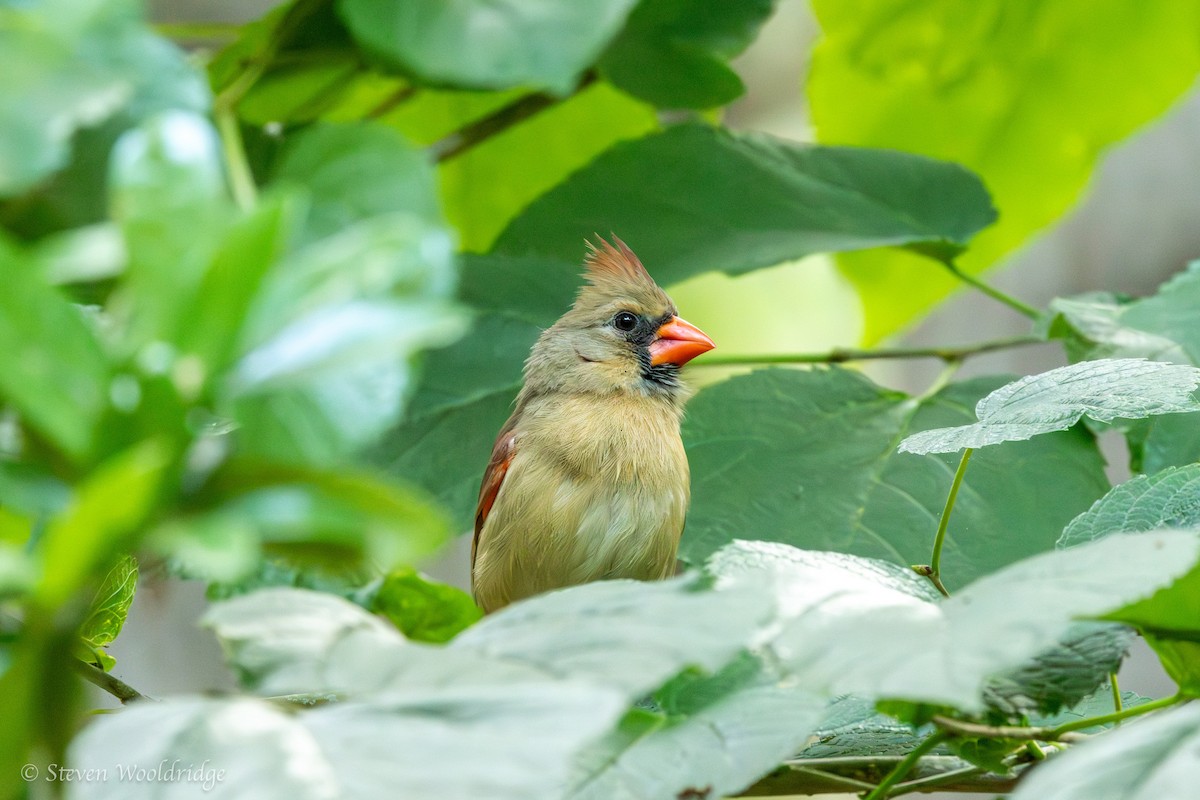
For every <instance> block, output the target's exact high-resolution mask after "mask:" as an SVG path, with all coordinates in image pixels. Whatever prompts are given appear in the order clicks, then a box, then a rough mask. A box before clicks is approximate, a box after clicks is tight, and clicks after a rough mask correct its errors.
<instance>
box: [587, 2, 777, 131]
mask: <svg viewBox="0 0 1200 800" xmlns="http://www.w3.org/2000/svg"><path fill="white" fill-rule="evenodd" d="M773 7H774V2H773V0H750V1H749V2H747V1H746V0H718V2H703V0H700V1H697V0H643V2H641V3H639V4H638V6H637V8H635V9H634V10H633V13H632V14H630V15H629V20H628V22H626V24H625V29H624V30H623V31H621V35H620V36H618V37H617V38H616V39H615V40H614V41H613V43H612V44H611V45H610V46H609V48H608V50H606V51H605V53H604V56H603V57H602V58H601V59H600V62H599V64H598V66H599V69H600V72H601V74H602V75H604V76H605V78H607V79H608V80H610V81H612V83H613V84H614V85H615V86H617V87H619V88H621V89H623V90H625V91H627V92H629V93H630V94H632V95H634V96H635V97H640V98H642V99H644V100H646V101H648V102H651V103H653V104H654V105H656V106H658V107H660V108H714V107H716V106H721V105H725V104H726V103H728V102H730V101H731V100H734V99H735V98H737V97H738V96H739V95H741V94H742V92H743V91H744V88H745V87H743V86H742V81H741V79H740V78H738V76H737V73H735V72H734V71H733V70H732V69H730V67H729V64H728V61H729V59H730V58H732V57H733V56H736V55H737V54H738V53H740V52H741V51H742V50H744V49H745V48H746V46H747V45H749V44H750V42H751V41H753V40H754V36H755V34H756V33H757V32H758V28H759V26H760V25H762V24H763V22H765V21H766V19H767V17H769V16H770V15H771V11H772V10H773Z"/></svg>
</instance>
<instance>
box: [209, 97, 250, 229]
mask: <svg viewBox="0 0 1200 800" xmlns="http://www.w3.org/2000/svg"><path fill="white" fill-rule="evenodd" d="M213 113H214V115H215V116H216V122H217V131H218V133H220V135H221V150H222V151H223V152H224V154H225V168H226V171H227V172H228V173H229V186H230V189H232V191H233V199H234V201H235V202H237V204H238V207H239V208H241V209H242V210H243V211H248V210H250V209H251V208H253V207H254V203H255V201H256V200H257V198H258V189H257V187H256V186H255V185H254V175H253V173H252V172H251V171H250V162H249V161H247V160H246V149H245V147H243V146H242V131H241V128H239V127H238V118H237V114H235V113H234V111H233V109H232V108H227V107H222V106H218V107H217V108H216V109H215V110H214V112H213Z"/></svg>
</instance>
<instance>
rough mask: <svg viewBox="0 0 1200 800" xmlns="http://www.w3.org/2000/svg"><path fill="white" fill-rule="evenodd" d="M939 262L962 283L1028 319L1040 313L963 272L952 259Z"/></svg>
mask: <svg viewBox="0 0 1200 800" xmlns="http://www.w3.org/2000/svg"><path fill="white" fill-rule="evenodd" d="M939 263H941V265H942V266H944V267H945V268H946V269H948V270H949V271H950V274H951V275H953V276H954V277H956V278H958V279H959V280H960V281H962V282H963V283H965V284H967V285H968V286H973V287H974V288H976V289H978V290H979V291H981V292H983V293H984V294H986V295H987V296H988V297H990V298H992V299H993V300H998V301H1000V302H1001V303H1004V305H1006V306H1008V307H1009V308H1011V309H1013V310H1014V311H1016V312H1017V313H1018V314H1024V315H1025V316H1027V317H1029V318H1030V319H1037V318H1038V317H1040V316H1041V315H1042V312H1040V311H1038V310H1037V309H1036V308H1034V307H1033V306H1031V305H1029V304H1028V303H1026V302H1024V301H1021V300H1018V299H1017V298H1015V297H1013V296H1011V295H1008V294H1005V293H1004V292H1002V291H1000V290H999V289H997V288H996V287H994V286H992V285H990V284H987V283H984V282H983V281H981V280H979V278H976V277H975V276H974V275H968V274H967V273H965V272H963V271H962V270H961V269H959V268H958V265H957V264H955V263H954V262H953V261H942V262H939Z"/></svg>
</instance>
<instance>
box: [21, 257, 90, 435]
mask: <svg viewBox="0 0 1200 800" xmlns="http://www.w3.org/2000/svg"><path fill="white" fill-rule="evenodd" d="M0 275H3V283H4V289H3V291H0V397H3V398H4V400H6V401H7V402H8V403H10V404H11V405H12V406H13V407H14V408H15V409H17V410H18V411H19V412H20V413H21V414H22V415H23V416H24V418H25V419H26V420H27V421H28V423H29V425H30V426H31V427H33V428H34V429H36V430H38V431H39V432H40V433H41V434H42V435H44V436H45V437H46V438H47V439H49V440H50V441H51V442H53V443H54V444H55V445H57V446H58V447H61V448H62V450H63V451H64V452H66V453H67V454H68V455H69V456H71V457H72V458H75V459H82V458H83V457H84V456H85V455H87V453H88V451H89V449H90V447H91V444H92V441H93V437H94V435H95V428H96V425H97V423H98V422H99V420H100V417H101V416H102V415H103V413H104V411H105V410H106V408H107V406H108V391H109V386H108V380H109V366H108V363H107V359H106V357H105V355H104V353H103V352H102V351H101V349H100V346H99V344H98V342H97V341H96V339H95V337H94V336H93V334H92V331H91V329H90V327H89V325H88V323H87V322H86V321H85V319H84V316H83V313H82V312H81V311H80V309H79V308H77V307H75V306H72V305H71V304H70V303H69V302H67V300H66V298H64V297H62V296H61V295H59V294H58V292H57V291H55V290H54V289H52V288H50V287H49V286H47V285H46V284H45V283H44V282H43V280H42V278H41V277H40V276H39V275H38V274H37V270H36V269H35V265H34V264H32V263H31V262H30V261H29V260H27V259H24V258H22V257H21V255H20V254H19V253H18V252H17V251H16V250H15V249H14V248H13V247H12V246H10V245H8V244H7V243H6V242H5V241H3V240H0Z"/></svg>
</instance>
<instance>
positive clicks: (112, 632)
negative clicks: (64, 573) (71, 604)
mask: <svg viewBox="0 0 1200 800" xmlns="http://www.w3.org/2000/svg"><path fill="white" fill-rule="evenodd" d="M137 580H138V564H137V559H135V558H134V557H133V556H123V557H122V558H121V559H120V560H119V561H118V562H117V563H116V564H115V565H114V566H113V568H112V569H110V570H109V571H108V575H107V576H105V578H104V581H103V582H102V583H101V584H100V588H99V589H98V590H97V591H96V596H95V598H93V599H92V607H91V611H90V612H89V614H88V617H87V619H85V620H84V621H83V624H82V625H80V626H79V636H80V638H82V639H83V642H84V644H86V645H87V646H88V647H93V648H100V647H107V646H108V645H110V644H112V643H113V642H114V641H116V639H117V636H118V635H120V633H121V628H122V626H124V624H125V617H126V616H127V615H128V614H129V606H130V605H131V604H132V603H133V595H134V593H135V592H136V591H137Z"/></svg>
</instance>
